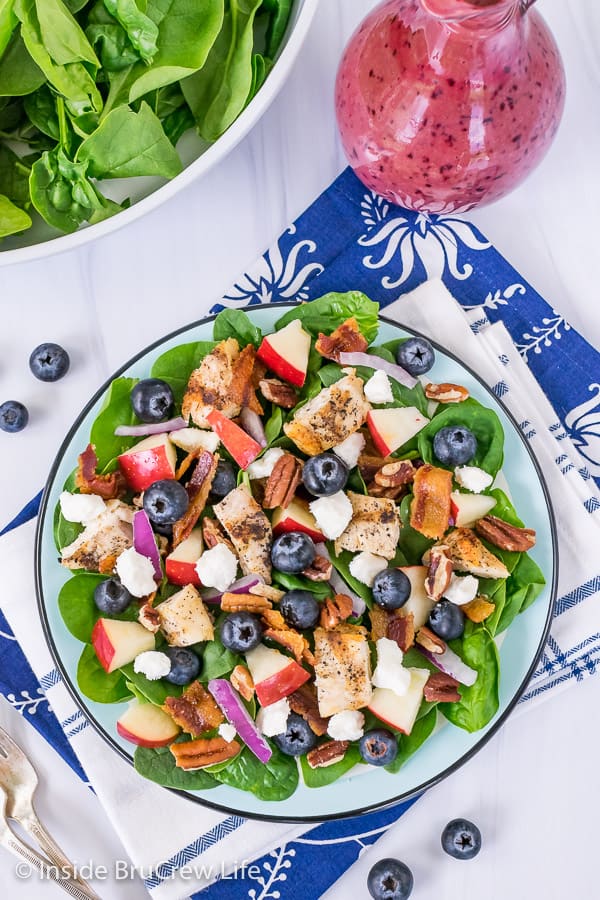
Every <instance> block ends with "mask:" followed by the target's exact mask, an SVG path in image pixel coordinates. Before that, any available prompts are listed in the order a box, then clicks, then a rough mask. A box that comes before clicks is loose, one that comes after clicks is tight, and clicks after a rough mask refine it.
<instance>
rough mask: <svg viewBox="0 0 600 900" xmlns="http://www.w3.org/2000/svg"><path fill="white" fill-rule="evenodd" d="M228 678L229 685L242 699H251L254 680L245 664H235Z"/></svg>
mask: <svg viewBox="0 0 600 900" xmlns="http://www.w3.org/2000/svg"><path fill="white" fill-rule="evenodd" d="M229 680H230V682H231V686H232V687H233V688H235V690H236V691H237V692H238V694H241V696H242V697H243V698H244V700H252V697H253V696H254V681H253V680H252V675H251V674H250V672H249V671H248V669H247V668H246V666H236V667H235V669H234V670H233V672H232V673H231V675H230V676H229Z"/></svg>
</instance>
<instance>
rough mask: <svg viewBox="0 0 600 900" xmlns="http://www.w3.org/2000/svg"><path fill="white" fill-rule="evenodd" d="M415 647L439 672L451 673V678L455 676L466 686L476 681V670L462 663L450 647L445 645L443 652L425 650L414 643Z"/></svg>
mask: <svg viewBox="0 0 600 900" xmlns="http://www.w3.org/2000/svg"><path fill="white" fill-rule="evenodd" d="M415 649H416V650H418V651H419V653H421V654H422V655H423V656H424V657H425V659H428V660H429V662H430V663H432V664H433V665H434V666H435V667H436V669H439V670H440V672H445V674H446V675H451V676H452V678H456V680H457V681H459V682H460V683H461V684H464V685H465V686H466V687H471V685H472V684H475V682H476V681H477V672H476V671H475V669H472V668H471V667H470V666H468V665H467V664H466V663H464V662H463V661H462V659H461V658H460V656H457V655H456V653H455V652H454V650H451V649H450V647H446V649H445V650H444V652H443V653H431V651H430V650H426V649H425V647H422V646H421V645H420V644H415Z"/></svg>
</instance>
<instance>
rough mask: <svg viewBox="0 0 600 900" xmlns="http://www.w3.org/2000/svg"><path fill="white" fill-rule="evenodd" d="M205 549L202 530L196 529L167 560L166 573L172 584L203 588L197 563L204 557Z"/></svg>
mask: <svg viewBox="0 0 600 900" xmlns="http://www.w3.org/2000/svg"><path fill="white" fill-rule="evenodd" d="M203 548H204V542H203V540H202V529H201V528H194V529H193V531H192V533H191V534H190V536H189V537H187V538H186V539H185V541H182V542H181V544H178V545H177V547H175V549H174V550H173V552H172V553H169V555H168V556H167V558H166V559H165V572H166V574H167V579H168V580H169V581H170V582H171V584H178V585H180V586H181V587H185V585H186V584H193V585H195V586H196V587H200V586H201V584H202V582H201V581H200V578H199V577H198V573H197V572H196V563H197V562H198V560H199V559H200V557H201V555H202V550H203Z"/></svg>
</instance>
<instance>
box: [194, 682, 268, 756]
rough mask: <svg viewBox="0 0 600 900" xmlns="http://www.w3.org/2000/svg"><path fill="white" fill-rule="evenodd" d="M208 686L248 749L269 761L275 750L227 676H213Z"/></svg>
mask: <svg viewBox="0 0 600 900" xmlns="http://www.w3.org/2000/svg"><path fill="white" fill-rule="evenodd" d="M207 688H208V690H209V692H210V693H211V694H212V695H213V697H214V698H215V700H216V702H217V705H218V706H219V707H220V708H221V710H222V712H223V714H224V715H225V717H226V719H227V721H228V722H231V724H232V725H233V727H234V728H235V730H236V731H237V733H238V734H239V736H240V737H241V739H242V740H243V742H244V743H245V744H246V746H247V747H248V749H249V750H251V751H252V753H254V755H255V756H256V758H257V759H259V760H260V761H261V762H263V763H266V762H269V760H270V759H271V756H272V755H273V751H272V750H271V748H270V747H269V745H268V744H267V742H266V741H265V739H264V737H263V736H262V734H261V733H260V731H259V730H258V728H257V727H256V725H255V723H254V721H253V720H252V716H251V715H250V713H249V712H248V710H247V709H246V707H245V706H244V704H243V702H242V700H241V698H240V696H239V694H238V692H237V691H236V690H235V688H234V687H232V686H231V684H230V683H229V682H228V681H227V680H226V679H225V678H212V679H211V680H210V681H209V682H208V684H207Z"/></svg>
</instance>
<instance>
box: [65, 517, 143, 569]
mask: <svg viewBox="0 0 600 900" xmlns="http://www.w3.org/2000/svg"><path fill="white" fill-rule="evenodd" d="M134 512H135V510H134V509H132V507H131V506H127V504H126V503H121V501H120V500H108V501H107V502H106V509H105V510H104V512H103V513H102V514H101V515H100V516H98V518H97V519H94V520H93V521H92V522H90V523H89V525H87V526H86V528H85V529H84V531H82V532H81V534H79V535H78V536H77V537H76V538H75V540H74V541H73V543H71V544H69V546H68V547H63V550H62V559H61V565H63V566H64V567H65V568H66V569H85V570H86V571H87V572H102V573H103V574H109V573H110V572H112V571H113V569H114V567H115V563H116V561H117V557H118V556H120V555H121V553H122V552H123V551H124V550H128V549H129V548H130V547H132V546H133V527H132V521H133V514H134Z"/></svg>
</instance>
